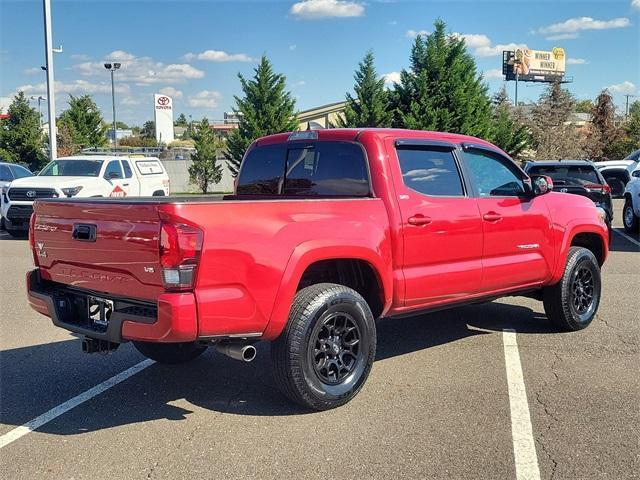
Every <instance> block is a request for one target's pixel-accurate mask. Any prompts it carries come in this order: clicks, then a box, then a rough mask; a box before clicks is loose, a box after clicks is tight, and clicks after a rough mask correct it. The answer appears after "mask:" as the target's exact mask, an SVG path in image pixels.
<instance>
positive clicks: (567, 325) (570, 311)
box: [543, 247, 602, 331]
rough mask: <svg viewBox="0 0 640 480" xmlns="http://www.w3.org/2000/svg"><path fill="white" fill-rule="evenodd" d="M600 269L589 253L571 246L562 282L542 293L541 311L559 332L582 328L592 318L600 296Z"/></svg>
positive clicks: (594, 258) (584, 249)
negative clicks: (542, 304) (542, 308)
mask: <svg viewBox="0 0 640 480" xmlns="http://www.w3.org/2000/svg"><path fill="white" fill-rule="evenodd" d="M601 285H602V284H601V280H600V267H599V265H598V261H597V260H596V257H595V256H594V255H593V253H592V252H591V251H590V250H588V249H586V248H583V247H571V248H570V249H569V254H568V255H567V263H566V265H565V267H564V274H563V275H562V279H561V280H560V281H559V282H558V283H556V284H555V285H552V286H550V287H546V288H545V289H544V290H543V303H544V311H545V313H546V314H547V317H548V318H549V320H550V321H551V323H553V324H554V325H555V326H556V327H558V328H559V329H560V330H563V331H577V330H582V329H583V328H586V327H587V326H588V325H589V324H590V323H591V321H592V320H593V319H594V317H595V316H596V312H597V310H598V305H599V304H600V293H601Z"/></svg>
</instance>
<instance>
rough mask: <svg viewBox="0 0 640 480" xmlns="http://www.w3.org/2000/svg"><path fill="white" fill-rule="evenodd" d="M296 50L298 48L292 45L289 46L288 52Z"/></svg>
mask: <svg viewBox="0 0 640 480" xmlns="http://www.w3.org/2000/svg"><path fill="white" fill-rule="evenodd" d="M296 48H298V46H297V45H296V44H295V43H294V44H293V45H289V50H291V51H292V52H293V51H294V50H295V49H296Z"/></svg>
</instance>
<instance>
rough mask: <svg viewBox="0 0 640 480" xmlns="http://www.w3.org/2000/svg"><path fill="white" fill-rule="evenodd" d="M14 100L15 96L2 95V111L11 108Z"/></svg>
mask: <svg viewBox="0 0 640 480" xmlns="http://www.w3.org/2000/svg"><path fill="white" fill-rule="evenodd" d="M11 102H13V97H0V113H5V112H6V111H7V110H9V105H11Z"/></svg>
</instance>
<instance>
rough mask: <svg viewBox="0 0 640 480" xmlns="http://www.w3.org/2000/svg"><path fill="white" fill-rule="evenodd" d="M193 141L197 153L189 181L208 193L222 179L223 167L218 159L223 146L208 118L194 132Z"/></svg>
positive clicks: (192, 158)
mask: <svg viewBox="0 0 640 480" xmlns="http://www.w3.org/2000/svg"><path fill="white" fill-rule="evenodd" d="M193 141H194V144H195V145H194V146H195V149H196V153H194V154H192V155H191V160H192V161H193V163H192V164H191V166H190V167H189V181H191V183H194V184H196V185H197V186H198V188H199V189H200V190H201V191H202V193H207V191H208V190H209V186H210V185H215V184H216V183H218V182H219V181H220V180H221V179H222V165H219V164H218V162H217V159H218V151H219V150H220V149H221V148H222V146H223V144H222V143H221V140H219V139H217V138H216V135H215V133H214V132H213V130H211V128H210V126H209V121H208V120H207V119H206V118H203V119H202V121H201V122H200V125H198V127H197V128H196V129H195V131H194V132H193Z"/></svg>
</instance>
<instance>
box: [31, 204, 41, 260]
mask: <svg viewBox="0 0 640 480" xmlns="http://www.w3.org/2000/svg"><path fill="white" fill-rule="evenodd" d="M35 226H36V214H35V212H33V213H32V214H31V217H29V248H31V255H33V264H34V265H35V266H36V267H37V266H38V265H40V264H39V262H38V255H37V254H36V238H35V233H36V230H35Z"/></svg>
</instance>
